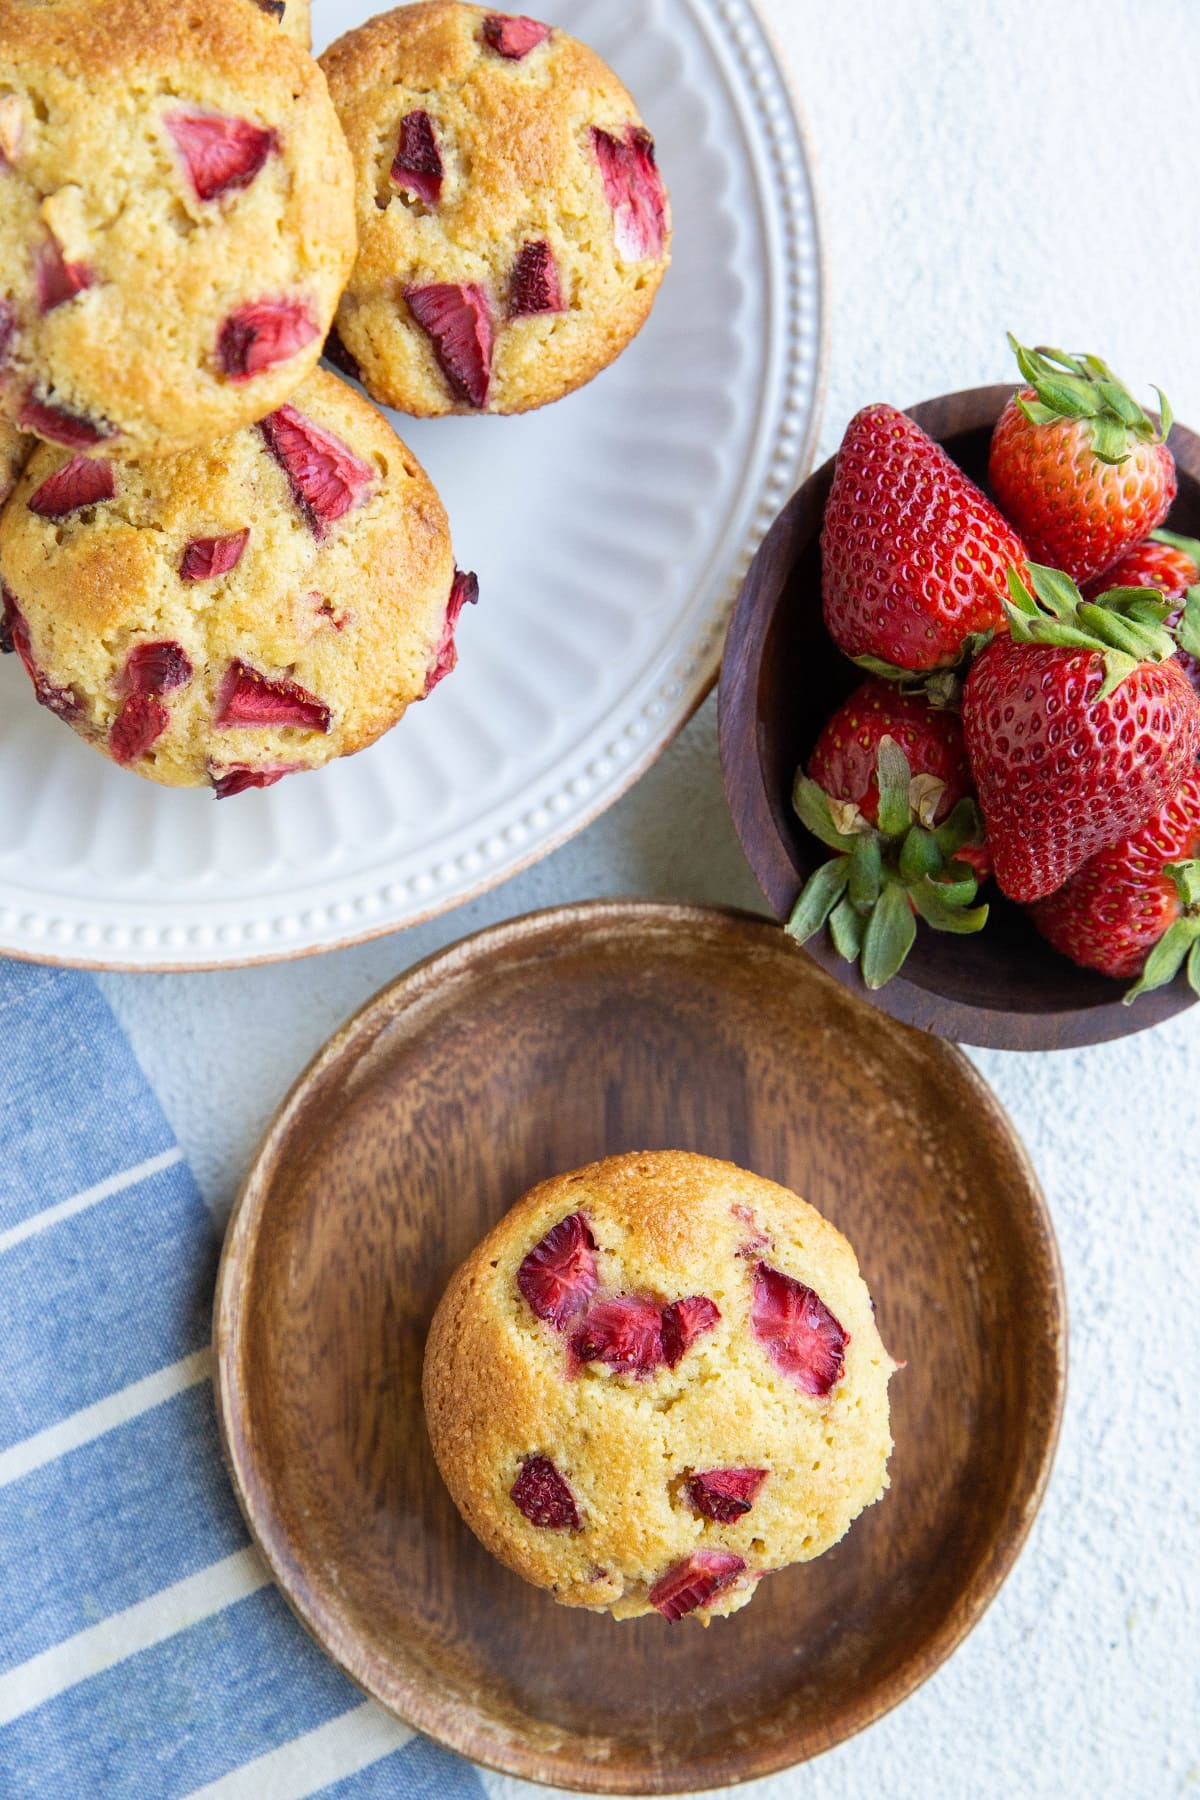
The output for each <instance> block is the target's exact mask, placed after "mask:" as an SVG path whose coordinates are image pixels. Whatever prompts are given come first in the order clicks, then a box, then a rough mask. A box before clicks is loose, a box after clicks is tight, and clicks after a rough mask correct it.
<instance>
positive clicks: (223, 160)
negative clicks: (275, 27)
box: [164, 8, 282, 200]
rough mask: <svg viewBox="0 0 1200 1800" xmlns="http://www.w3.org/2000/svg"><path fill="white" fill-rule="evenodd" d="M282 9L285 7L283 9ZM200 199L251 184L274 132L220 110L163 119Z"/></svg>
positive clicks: (275, 143)
mask: <svg viewBox="0 0 1200 1800" xmlns="http://www.w3.org/2000/svg"><path fill="white" fill-rule="evenodd" d="M280 10H281V12H282V8H281V9H280ZM164 123H165V124H166V127H167V130H168V131H169V132H170V134H171V136H172V137H173V138H174V140H175V146H176V148H177V150H178V151H179V154H180V155H181V156H182V158H183V160H184V162H185V163H186V165H187V172H188V174H189V175H190V176H191V181H192V186H193V187H194V188H195V190H196V195H197V198H198V199H200V200H216V199H217V198H218V197H219V196H220V195H221V194H228V193H231V192H232V191H233V190H234V189H235V188H245V187H249V186H250V183H251V182H252V181H253V180H254V177H255V176H256V175H257V174H258V172H259V170H260V169H261V168H262V166H263V164H264V163H265V162H266V160H267V158H268V156H270V154H271V152H272V150H277V149H278V148H279V139H278V137H277V136H276V134H275V132H273V131H268V130H266V129H265V128H264V127H263V126H261V125H252V124H251V123H250V121H249V119H230V118H226V117H224V116H223V115H222V114H220V113H197V112H173V113H168V114H167V115H166V119H165V121H164Z"/></svg>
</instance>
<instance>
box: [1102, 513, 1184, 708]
mask: <svg viewBox="0 0 1200 1800" xmlns="http://www.w3.org/2000/svg"><path fill="white" fill-rule="evenodd" d="M1197 584H1200V541H1198V540H1197V539H1196V538H1190V537H1180V536H1179V534H1178V533H1177V532H1174V531H1162V530H1160V531H1156V532H1155V533H1154V536H1153V537H1149V538H1147V539H1146V540H1145V542H1144V543H1141V544H1135V545H1134V546H1133V548H1132V549H1131V550H1126V551H1125V553H1124V555H1122V556H1119V557H1118V558H1117V560H1116V562H1115V563H1114V564H1113V566H1112V568H1111V569H1110V570H1109V572H1108V574H1107V575H1106V576H1105V577H1104V578H1103V579H1102V580H1096V581H1094V582H1092V583H1091V585H1090V586H1089V587H1087V588H1085V589H1084V595H1085V598H1087V599H1089V600H1091V599H1094V598H1095V597H1096V593H1097V591H1098V590H1099V591H1103V590H1104V589H1105V588H1109V587H1151V588H1158V590H1159V592H1160V593H1163V594H1165V595H1166V597H1167V599H1168V600H1186V599H1187V598H1188V595H1189V593H1190V591H1191V589H1192V588H1193V587H1196V586H1197ZM1197 622H1198V621H1197V620H1196V618H1195V616H1194V615H1193V618H1192V620H1191V621H1190V622H1188V621H1187V619H1186V616H1185V611H1184V609H1183V608H1180V609H1179V610H1177V611H1175V612H1172V613H1171V614H1170V615H1169V616H1168V618H1167V621H1166V623H1167V629H1168V630H1169V631H1170V630H1172V629H1176V628H1178V629H1179V637H1178V638H1177V640H1176V641H1177V642H1178V643H1179V649H1178V650H1177V651H1176V652H1175V655H1176V657H1177V658H1178V661H1179V666H1180V667H1181V668H1182V670H1183V672H1184V674H1185V675H1186V676H1187V678H1188V680H1189V681H1190V682H1191V684H1192V686H1193V687H1194V688H1195V689H1196V691H1197V693H1200V632H1198V631H1197V629H1196V625H1197ZM1189 643H1190V644H1191V645H1192V646H1193V648H1192V649H1191V650H1189V649H1188V648H1187V647H1186V646H1187V644H1189Z"/></svg>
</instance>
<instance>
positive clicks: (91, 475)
mask: <svg viewBox="0 0 1200 1800" xmlns="http://www.w3.org/2000/svg"><path fill="white" fill-rule="evenodd" d="M116 491H117V486H116V481H115V479H114V476H113V471H112V464H111V463H107V462H104V461H103V460H102V459H101V458H98V457H97V458H92V457H88V456H73V457H72V458H71V460H70V462H69V463H64V464H63V466H62V468H61V469H56V470H55V471H54V474H53V475H47V477H46V479H45V481H43V482H42V484H41V486H40V487H38V488H37V489H36V490H35V491H34V492H33V493H32V494H31V495H30V496H29V501H28V505H29V510H30V512H31V513H37V514H38V515H39V517H40V518H43V519H65V518H66V516H67V514H68V513H73V512H78V511H79V510H80V508H81V507H84V506H95V505H97V504H98V503H99V502H100V501H101V500H111V499H112V497H113V495H114V494H115V493H116Z"/></svg>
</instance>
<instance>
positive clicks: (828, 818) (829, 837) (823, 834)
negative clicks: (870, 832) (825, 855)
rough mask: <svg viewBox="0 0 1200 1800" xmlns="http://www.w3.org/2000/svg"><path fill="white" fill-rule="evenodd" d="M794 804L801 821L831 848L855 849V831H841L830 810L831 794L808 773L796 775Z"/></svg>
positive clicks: (793, 794)
mask: <svg viewBox="0 0 1200 1800" xmlns="http://www.w3.org/2000/svg"><path fill="white" fill-rule="evenodd" d="M792 805H793V806H794V807H795V809H796V816H797V818H798V819H799V820H800V823H801V824H802V825H803V826H805V827H806V828H807V829H808V830H809V831H811V832H812V834H813V836H814V837H815V838H820V840H821V842H822V843H823V844H825V845H827V846H828V848H829V849H830V850H846V851H849V850H853V848H854V846H855V843H856V842H857V836H856V835H855V834H854V833H847V832H845V831H839V829H838V827H837V825H836V824H835V823H834V819H833V814H832V813H831V812H830V810H829V796H828V794H826V792H825V790H824V789H823V788H820V787H818V786H817V783H816V782H815V781H812V780H811V779H810V778H809V777H808V776H807V775H805V774H803V773H800V774H798V775H797V776H796V784H795V786H794V787H793V789H792Z"/></svg>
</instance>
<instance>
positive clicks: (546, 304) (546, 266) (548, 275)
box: [508, 238, 563, 319]
mask: <svg viewBox="0 0 1200 1800" xmlns="http://www.w3.org/2000/svg"><path fill="white" fill-rule="evenodd" d="M562 310H563V297H562V284H561V283H560V281H559V279H558V264H557V263H556V262H555V260H554V252H553V250H551V248H550V246H549V244H548V243H547V242H546V240H545V239H544V238H535V239H533V240H532V241H531V242H529V243H525V244H522V245H521V249H520V252H519V253H518V256H517V260H516V262H515V263H514V264H513V272H512V285H511V287H510V288H509V292H508V312H509V317H510V318H513V319H519V318H520V317H522V315H523V314H526V313H556V312H562Z"/></svg>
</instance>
